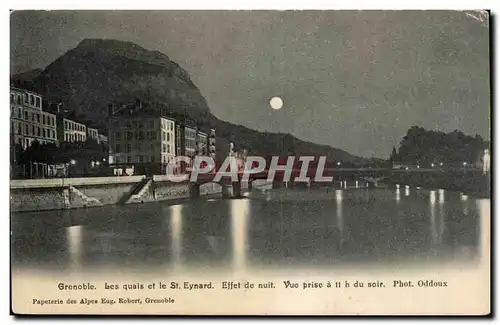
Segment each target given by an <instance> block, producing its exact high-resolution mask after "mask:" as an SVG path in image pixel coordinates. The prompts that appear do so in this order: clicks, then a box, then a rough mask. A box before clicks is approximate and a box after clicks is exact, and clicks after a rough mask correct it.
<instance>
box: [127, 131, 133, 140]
mask: <svg viewBox="0 0 500 325" xmlns="http://www.w3.org/2000/svg"><path fill="white" fill-rule="evenodd" d="M133 135H134V134H133V132H130V131H127V141H132V138H133Z"/></svg>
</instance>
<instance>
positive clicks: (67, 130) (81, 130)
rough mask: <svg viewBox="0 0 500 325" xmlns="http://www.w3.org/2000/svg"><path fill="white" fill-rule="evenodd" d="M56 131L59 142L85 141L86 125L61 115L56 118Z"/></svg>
mask: <svg viewBox="0 0 500 325" xmlns="http://www.w3.org/2000/svg"><path fill="white" fill-rule="evenodd" d="M57 132H58V134H59V141H60V142H85V141H86V140H87V126H86V125H85V124H83V123H79V122H77V121H74V120H72V119H70V118H68V117H64V116H62V115H60V116H58V118H57Z"/></svg>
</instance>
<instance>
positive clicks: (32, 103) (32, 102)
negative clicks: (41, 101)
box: [30, 95, 35, 106]
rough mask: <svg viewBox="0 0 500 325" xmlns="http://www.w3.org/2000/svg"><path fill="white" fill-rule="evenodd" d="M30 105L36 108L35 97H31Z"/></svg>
mask: <svg viewBox="0 0 500 325" xmlns="http://www.w3.org/2000/svg"><path fill="white" fill-rule="evenodd" d="M30 105H31V106H34V105H35V96H33V95H30Z"/></svg>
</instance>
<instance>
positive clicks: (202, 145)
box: [196, 130, 208, 156]
mask: <svg viewBox="0 0 500 325" xmlns="http://www.w3.org/2000/svg"><path fill="white" fill-rule="evenodd" d="M196 146H197V154H198V155H199V156H207V155H208V134H207V133H205V132H203V131H201V130H198V132H196Z"/></svg>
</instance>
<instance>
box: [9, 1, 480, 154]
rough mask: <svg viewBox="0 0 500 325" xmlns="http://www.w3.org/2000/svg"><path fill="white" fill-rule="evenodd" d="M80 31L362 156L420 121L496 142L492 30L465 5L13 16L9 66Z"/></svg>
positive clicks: (237, 115)
mask: <svg viewBox="0 0 500 325" xmlns="http://www.w3.org/2000/svg"><path fill="white" fill-rule="evenodd" d="M84 38H113V39H119V40H127V41H132V42H135V43H137V44H139V45H141V46H143V47H145V48H147V49H150V50H159V51H161V52H163V53H165V54H167V55H168V56H169V57H170V58H171V59H172V60H174V61H176V62H177V63H179V64H180V65H181V66H182V67H183V68H185V69H186V70H187V71H188V72H189V74H190V75H191V78H192V80H193V82H194V83H195V84H196V85H197V86H198V87H199V88H200V90H201V92H202V94H203V95H204V96H205V98H206V100H207V102H208V105H209V107H210V109H211V110H212V112H213V113H214V114H215V115H216V116H218V117H219V118H221V119H223V120H227V121H230V122H233V123H237V124H242V125H245V126H247V127H250V128H253V129H257V130H261V131H265V130H267V131H279V132H290V133H292V134H294V135H296V136H297V137H299V138H302V139H305V140H310V141H314V142H317V143H322V144H328V145H331V146H334V147H337V148H340V149H344V150H347V151H349V152H350V153H352V154H356V155H362V156H366V157H370V156H375V157H387V156H388V155H389V153H390V151H391V149H392V146H393V145H397V144H398V143H399V141H400V140H401V138H402V137H403V136H404V134H405V133H406V131H407V129H408V128H409V127H410V126H412V125H419V126H423V127H425V128H430V129H438V130H442V131H452V130H454V129H459V130H461V131H463V132H464V133H466V134H471V135H473V134H475V133H479V134H480V135H482V136H483V137H485V138H489V133H490V131H489V116H490V115H489V111H490V103H489V102H490V98H489V96H490V88H489V30H488V27H487V22H481V21H480V20H479V19H477V18H474V17H472V16H471V15H467V14H466V13H464V12H453V11H226V12H224V11H191V12H189V11H154V12H153V11H115V12H113V11H107V12H104V11H101V12H98V11H94V12H91V11H72V12H63V11H59V12H55V11H53V12H15V13H13V14H12V15H11V69H12V71H13V72H20V71H22V70H26V69H29V68H44V67H45V66H47V65H48V64H50V63H51V62H52V61H53V60H55V59H56V58H57V57H59V56H60V55H62V54H64V53H65V52H66V51H67V50H69V49H71V48H73V47H75V46H76V45H77V44H78V43H79V42H80V41H81V40H82V39H84ZM272 96H281V97H282V98H283V100H284V103H285V104H284V107H283V108H282V109H281V110H279V111H272V110H271V108H270V107H269V104H268V101H269V98H270V97H272Z"/></svg>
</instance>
